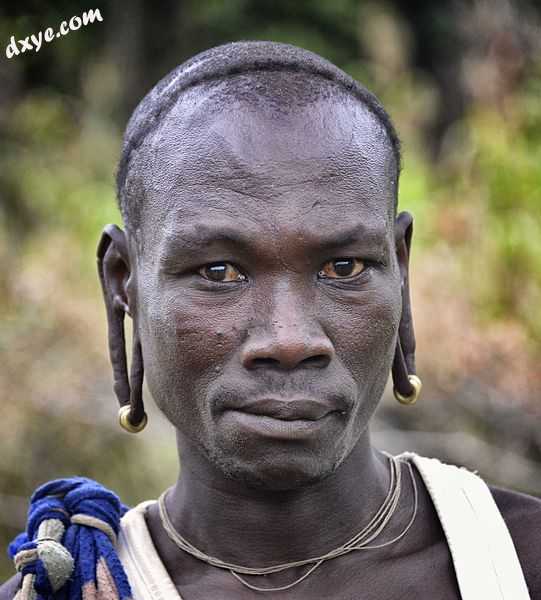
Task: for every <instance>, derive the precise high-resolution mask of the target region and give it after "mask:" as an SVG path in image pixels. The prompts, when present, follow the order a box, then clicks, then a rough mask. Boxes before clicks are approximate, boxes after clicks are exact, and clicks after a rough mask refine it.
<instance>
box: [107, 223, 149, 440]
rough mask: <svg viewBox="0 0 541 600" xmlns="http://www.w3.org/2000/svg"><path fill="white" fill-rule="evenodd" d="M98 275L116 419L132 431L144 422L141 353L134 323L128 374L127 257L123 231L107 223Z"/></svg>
mask: <svg viewBox="0 0 541 600" xmlns="http://www.w3.org/2000/svg"><path fill="white" fill-rule="evenodd" d="M97 262H98V275H99V279H100V283H101V287H102V291H103V299H104V302H105V308H106V313H107V330H108V341H109V357H110V361H111V365H112V367H113V390H114V392H115V395H116V397H117V399H118V403H119V404H120V411H119V420H120V424H121V425H122V427H124V429H126V430H128V431H130V432H132V433H133V432H136V431H140V430H141V429H143V427H144V426H145V425H146V421H147V416H146V413H145V409H144V405H143V393H142V389H143V377H144V368H143V355H142V352H141V343H140V340H139V333H138V331H137V328H136V327H134V332H133V353H132V363H131V373H130V377H129V378H128V365H127V358H126V336H125V331H124V317H125V315H126V314H128V315H130V316H131V313H130V309H129V304H128V299H127V295H126V284H127V280H128V278H129V275H130V261H129V255H128V247H127V241H126V235H125V233H124V232H123V231H122V230H121V229H120V228H119V227H117V226H116V225H107V226H106V227H105V228H104V230H103V233H102V235H101V238H100V241H99V244H98V249H97Z"/></svg>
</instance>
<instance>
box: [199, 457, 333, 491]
mask: <svg viewBox="0 0 541 600" xmlns="http://www.w3.org/2000/svg"><path fill="white" fill-rule="evenodd" d="M280 458H282V460H280ZM209 459H210V460H211V461H212V463H213V464H214V465H216V467H218V468H219V469H220V471H221V472H222V473H223V474H224V475H225V476H226V477H227V478H229V479H233V480H235V481H240V482H242V483H243V484H244V485H246V487H248V488H250V489H259V490H268V491H276V492H284V491H295V490H298V489H302V488H305V487H307V486H310V485H314V484H316V483H318V482H320V481H323V480H324V479H326V478H327V477H329V476H330V475H332V474H333V473H334V472H335V471H336V469H337V468H338V467H339V465H340V463H341V462H342V461H341V458H336V457H333V458H329V457H315V456H313V455H311V456H307V457H303V456H296V457H291V456H284V457H280V456H279V455H276V454H275V455H274V456H273V457H272V458H271V459H267V460H259V461H257V462H248V461H246V460H245V459H241V458H238V459H236V458H233V457H231V456H224V455H223V454H221V455H218V454H217V453H212V454H211V455H210V456H209Z"/></svg>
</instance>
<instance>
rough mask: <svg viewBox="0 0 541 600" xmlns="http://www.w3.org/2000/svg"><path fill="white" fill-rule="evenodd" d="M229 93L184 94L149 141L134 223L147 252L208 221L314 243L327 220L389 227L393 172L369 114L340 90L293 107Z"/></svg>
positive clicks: (289, 99) (381, 133) (289, 102)
mask: <svg viewBox="0 0 541 600" xmlns="http://www.w3.org/2000/svg"><path fill="white" fill-rule="evenodd" d="M231 85H232V82H231V80H228V82H227V84H226V83H219V84H216V85H214V86H212V87H211V88H210V89H199V88H195V89H193V90H190V91H189V92H187V93H185V94H184V95H183V96H182V98H181V100H180V101H179V102H178V103H177V104H176V106H174V107H173V109H172V110H171V111H170V113H169V114H168V115H167V117H166V118H165V119H164V121H163V123H162V124H161V126H160V127H158V128H157V129H156V131H155V132H154V133H153V134H152V136H151V138H150V140H149V141H148V150H149V151H148V150H147V159H146V160H145V161H144V166H143V168H142V169H141V171H140V176H141V177H142V184H143V189H144V201H143V206H142V211H141V216H142V225H143V231H144V235H145V238H147V239H148V237H149V236H150V238H151V239H152V241H153V243H152V246H156V245H157V244H159V242H160V238H161V237H162V236H163V235H164V234H166V233H167V232H172V231H174V230H175V229H177V228H178V226H179V225H180V224H182V225H187V224H188V223H189V222H192V223H193V222H195V224H196V225H197V224H201V223H208V222H209V221H213V220H214V221H224V220H225V221H231V222H233V223H236V224H237V225H238V226H239V227H242V228H246V227H248V228H250V227H252V228H254V227H255V228H257V227H259V228H261V229H265V228H269V227H271V228H272V229H273V231H275V232H276V231H280V230H283V231H284V233H285V232H286V230H288V231H291V230H295V231H296V232H297V234H304V233H307V234H308V233H309V234H310V235H315V236H316V237H317V233H318V231H320V230H321V227H322V226H325V227H327V228H328V227H329V220H331V221H332V227H340V226H341V225H343V226H344V227H346V228H347V229H351V224H352V222H359V223H362V225H363V228H364V229H366V230H367V231H368V230H369V229H370V228H371V227H372V228H377V229H378V230H381V228H382V227H383V228H385V227H388V228H389V226H390V224H391V223H392V216H393V214H394V198H395V195H396V189H395V175H394V173H395V169H396V166H395V163H394V156H393V153H392V149H391V147H390V144H389V142H388V138H387V135H386V133H385V130H384V129H383V127H382V125H381V124H380V123H379V122H378V121H377V119H376V118H375V117H374V116H373V115H372V113H370V112H369V110H368V109H366V108H365V107H364V106H363V105H361V104H360V102H358V101H357V100H356V99H355V98H353V97H352V96H351V95H349V94H348V93H347V92H345V91H344V92H342V91H340V90H333V93H322V94H321V95H319V97H317V96H316V97H312V98H311V99H310V100H309V101H306V98H303V99H302V101H301V100H299V101H297V100H298V99H297V97H296V95H295V90H293V91H291V92H290V93H289V94H288V92H287V91H286V92H284V88H283V85H282V86H281V87H280V88H279V89H280V93H281V95H280V97H279V98H278V99H276V98H270V99H269V98H268V97H267V98H266V100H265V99H263V100H261V99H256V100H254V98H246V97H238V96H234V95H231V94H230V93H229V92H228V90H230V89H231ZM328 85H330V84H328ZM226 86H227V89H224V88H225V87H226ZM256 98H258V97H257V96H256ZM145 246H146V244H145Z"/></svg>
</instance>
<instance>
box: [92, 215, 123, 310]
mask: <svg viewBox="0 0 541 600" xmlns="http://www.w3.org/2000/svg"><path fill="white" fill-rule="evenodd" d="M97 258H98V274H99V277H100V283H101V287H102V291H103V298H104V301H105V306H106V307H107V311H108V313H109V311H110V310H111V311H113V312H117V313H120V314H123V313H126V314H128V315H130V316H131V313H130V307H129V305H128V295H127V284H128V279H129V276H130V271H131V267H130V257H129V254H128V241H127V239H126V234H125V233H124V232H123V231H122V229H120V227H117V226H116V225H106V226H105V228H104V229H103V232H102V234H101V238H100V241H99V243H98V250H97Z"/></svg>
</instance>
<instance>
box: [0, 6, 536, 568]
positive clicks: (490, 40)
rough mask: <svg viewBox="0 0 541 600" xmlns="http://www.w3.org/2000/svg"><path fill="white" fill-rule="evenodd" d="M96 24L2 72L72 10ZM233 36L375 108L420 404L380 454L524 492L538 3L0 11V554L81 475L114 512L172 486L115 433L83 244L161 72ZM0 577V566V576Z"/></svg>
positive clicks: (532, 354)
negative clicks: (394, 140) (51, 492)
mask: <svg viewBox="0 0 541 600" xmlns="http://www.w3.org/2000/svg"><path fill="white" fill-rule="evenodd" d="M98 8H99V9H100V12H101V15H102V17H103V21H102V22H98V21H95V22H94V23H93V24H90V25H88V26H86V27H82V28H81V29H79V30H78V31H73V32H71V33H69V35H67V36H65V37H62V38H60V39H55V40H54V41H52V42H51V43H49V44H45V43H44V44H43V46H42V48H41V49H40V51H39V52H35V51H33V50H32V51H27V52H25V53H24V54H20V55H19V56H14V57H13V58H11V59H9V60H8V59H7V58H6V56H5V52H4V48H5V46H6V45H7V44H8V43H9V41H10V38H11V36H12V35H13V36H15V38H16V39H20V38H24V37H26V36H29V35H30V34H32V33H34V34H37V33H38V32H39V31H44V30H45V29H46V28H47V27H53V28H54V29H55V30H56V29H58V27H59V25H60V23H61V22H62V21H63V20H65V19H69V18H71V17H72V16H74V15H81V14H82V13H83V12H84V11H85V10H89V9H98ZM239 39H265V40H275V41H283V42H289V43H293V44H296V45H299V46H303V47H305V48H308V49H310V50H313V51H315V52H318V53H320V54H322V55H323V56H325V57H326V58H328V59H330V60H331V61H333V62H335V63H336V64H337V65H339V66H340V67H342V68H343V69H344V70H345V71H347V72H348V73H349V74H351V75H352V76H354V77H355V78H357V79H359V80H360V81H361V82H362V83H364V84H365V85H366V86H367V87H369V88H370V89H372V90H373V91H375V92H376V94H377V95H378V96H379V97H380V98H381V100H382V101H383V103H384V104H385V106H386V107H387V108H388V110H389V112H390V114H391V116H392V117H393V119H394V121H395V123H396V125H397V128H398V131H399V133H400V134H401V137H402V140H403V147H404V170H403V175H402V179H401V185H400V206H401V208H402V209H406V210H409V211H411V212H413V213H414V215H415V217H416V230H415V236H414V242H415V246H414V252H413V257H412V263H413V264H412V269H413V275H412V277H413V284H412V285H413V296H414V311H415V312H414V316H415V323H416V331H417V339H418V353H417V356H418V371H419V373H420V375H421V377H422V379H423V381H424V384H425V388H424V392H423V395H422V397H421V400H420V401H419V403H418V405H416V406H415V407H411V408H405V407H401V406H399V405H398V404H397V403H396V401H394V399H393V398H392V394H391V393H390V388H389V389H388V390H387V392H386V396H385V398H384V400H383V402H382V406H381V408H380V410H379V412H378V415H377V418H376V424H375V430H376V434H375V437H376V442H377V444H378V445H379V446H380V447H384V448H387V449H388V450H391V451H396V452H399V451H402V450H405V449H409V450H415V451H418V452H420V453H423V454H426V455H429V456H437V457H439V458H442V459H445V460H447V461H449V462H454V463H458V464H462V465H466V466H468V467H470V468H472V469H477V470H479V472H480V474H481V475H482V476H483V477H485V478H486V479H487V480H489V481H490V482H492V483H494V484H498V485H502V486H507V487H512V488H515V489H518V490H522V491H525V492H528V493H532V494H536V495H541V428H540V427H539V423H540V421H539V417H540V413H541V397H540V395H541V309H540V306H541V101H540V100H541V7H540V6H539V3H537V2H536V3H534V2H532V3H528V2H518V1H517V2H511V1H508V0H490V1H489V0H486V1H482V0H473V1H468V2H465V1H464V2H459V1H456V2H453V1H449V2H430V1H429V0H412V1H410V2H407V3H406V2H398V1H383V2H382V1H378V2H364V1H360V0H333V1H332V2H331V1H328V0H296V1H295V2H291V1H290V0H272V1H271V0H230V1H229V2H227V3H226V2H219V1H213V0H182V1H178V0H177V1H172V0H166V1H164V2H160V3H156V2H153V3H143V2H142V1H141V0H133V1H132V2H130V3H129V4H126V3H125V4H123V5H122V4H121V3H113V2H112V1H107V2H105V1H102V2H100V1H98V0H96V1H95V2H93V3H88V2H84V1H81V0H71V1H70V2H67V0H64V1H57V2H47V3H43V2H37V1H31V0H19V1H18V2H16V3H9V5H8V3H6V2H4V3H3V4H2V7H1V8H0V42H1V44H2V45H3V47H2V59H1V63H0V82H1V84H0V314H1V327H0V364H1V368H0V398H1V409H2V410H1V419H0V546H2V547H5V546H6V544H7V542H8V540H10V539H11V538H12V537H13V536H14V535H15V534H16V533H18V532H19V531H20V530H21V529H22V528H23V526H24V522H25V511H26V506H27V499H28V496H29V495H30V493H31V492H32V490H33V489H34V488H35V486H36V485H38V484H39V483H42V482H44V481H46V480H48V479H52V478H56V477H61V476H68V475H73V474H78V475H86V476H89V477H93V478H96V479H98V480H100V481H101V482H103V483H104V484H105V485H107V486H110V487H112V488H113V489H115V490H116V491H117V492H118V493H119V494H120V495H121V497H122V498H123V500H124V501H125V502H126V503H135V502H137V501H139V500H143V499H146V498H149V497H155V496H156V494H158V492H160V491H161V490H162V489H163V488H164V487H166V486H167V485H169V484H170V483H172V482H173V481H174V479H175V477H176V473H177V467H176V458H175V445H174V436H173V433H172V431H171V429H170V427H169V426H168V425H167V423H165V421H164V419H163V418H162V417H161V416H160V415H158V414H157V413H156V411H155V409H154V408H153V406H152V401H151V400H150V398H149V397H148V394H147V396H146V397H147V407H148V409H149V412H150V425H149V427H148V428H147V429H146V430H145V432H144V433H142V434H140V435H139V436H130V435H129V434H124V433H122V432H121V431H120V429H119V427H118V426H117V417H116V415H117V406H116V400H115V398H114V396H113V393H112V378H111V373H110V370H109V365H108V361H107V342H106V329H105V314H104V309H103V307H102V299H101V291H100V289H99V286H98V280H97V276H96V264H95V247H96V243H97V240H98V237H99V234H100V231H101V228H102V226H103V225H104V224H105V223H109V222H116V223H120V217H119V213H118V211H117V208H116V203H115V196H114V184H113V177H114V172H115V169H116V162H117V160H118V157H119V152H120V145H121V136H122V132H123V128H124V126H125V124H126V121H127V119H128V117H129V115H130V113H131V111H132V110H133V108H134V107H135V105H136V104H137V102H138V100H139V99H140V98H141V97H142V96H143V95H144V93H146V91H148V90H149V89H150V87H152V85H154V83H156V81H157V80H158V79H160V78H161V77H162V76H163V75H165V74H166V73H167V72H168V71H169V70H170V69H172V68H173V67H175V66H176V65H177V64H179V63H180V62H182V61H183V60H185V59H186V58H188V57H190V56H192V55H193V54H194V53H197V52H199V51H201V50H204V49H206V48H208V47H211V46H215V45H218V44H220V43H223V42H227V41H232V40H239ZM12 572H13V568H12V565H11V564H10V563H9V561H8V559H7V557H6V556H5V553H4V552H3V551H2V552H1V553H0V579H4V578H6V577H7V576H8V575H9V574H11V573H12Z"/></svg>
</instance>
